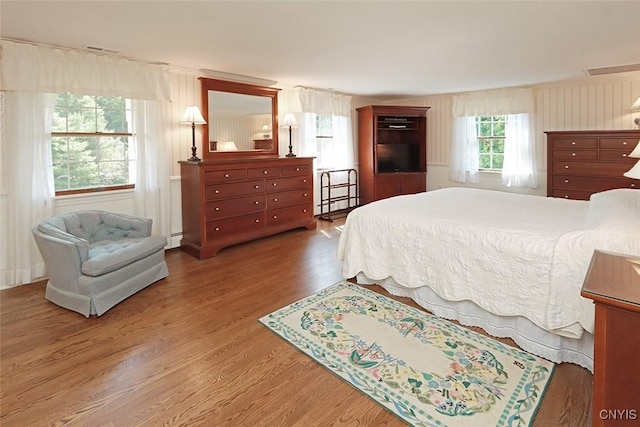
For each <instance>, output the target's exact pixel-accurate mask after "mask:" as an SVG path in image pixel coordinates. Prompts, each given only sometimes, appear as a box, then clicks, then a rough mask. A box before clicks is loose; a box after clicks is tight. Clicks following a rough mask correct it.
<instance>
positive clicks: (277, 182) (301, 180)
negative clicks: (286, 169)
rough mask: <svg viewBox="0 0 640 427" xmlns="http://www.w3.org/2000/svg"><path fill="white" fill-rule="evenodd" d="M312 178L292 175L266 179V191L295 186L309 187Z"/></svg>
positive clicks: (270, 191) (289, 188)
mask: <svg viewBox="0 0 640 427" xmlns="http://www.w3.org/2000/svg"><path fill="white" fill-rule="evenodd" d="M312 183H313V180H312V179H311V178H310V177H307V176H292V177H288V178H276V179H268V180H267V193H272V192H274V191H283V190H293V189H295V188H311V185H312Z"/></svg>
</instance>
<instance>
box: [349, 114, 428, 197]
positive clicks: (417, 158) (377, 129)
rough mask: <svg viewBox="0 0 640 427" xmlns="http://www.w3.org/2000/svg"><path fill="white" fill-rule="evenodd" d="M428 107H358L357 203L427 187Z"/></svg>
mask: <svg viewBox="0 0 640 427" xmlns="http://www.w3.org/2000/svg"><path fill="white" fill-rule="evenodd" d="M428 110H429V107H404V106H393V105H370V106H366V107H361V108H358V109H357V111H358V162H359V169H360V170H359V183H360V203H361V204H365V203H370V202H372V201H374V200H380V199H385V198H388V197H392V196H397V195H401V194H412V193H420V192H422V191H426V189H427V111H428Z"/></svg>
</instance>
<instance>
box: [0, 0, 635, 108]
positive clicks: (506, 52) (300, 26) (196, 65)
mask: <svg viewBox="0 0 640 427" xmlns="http://www.w3.org/2000/svg"><path fill="white" fill-rule="evenodd" d="M0 35H1V36H2V37H4V38H10V39H17V40H25V41H31V42H37V43H43V44H48V45H55V46H63V47H69V48H76V49H83V48H84V47H85V46H87V45H90V46H96V47H101V48H105V49H108V50H113V51H117V52H118V54H119V55H122V56H125V57H129V58H135V59H139V60H145V61H149V62H161V63H168V64H170V65H172V66H176V67H180V68H186V69H189V70H201V69H208V70H217V71H222V72H226V73H232V74H238V75H245V76H252V77H259V78H264V79H269V80H273V81H276V82H278V85H280V86H282V87H286V86H293V85H301V86H306V87H313V88H320V89H329V90H335V91H338V92H344V93H349V94H353V95H360V96H370V97H377V98H394V97H396V98H397V97H403V96H420V95H432V94H439V93H455V92H464V91H472V90H483V89H493V88H502V87H511V86H523V85H534V84H543V83H547V82H554V81H561V80H566V79H572V78H579V77H584V76H585V71H584V70H586V69H590V68H600V67H611V66H622V65H628V64H640V1H629V2H623V1H577V2H567V1H506V2H505V1H496V2H489V1H467V2H459V1H446V2H445V1H391V0H388V1H269V0H262V1H143V0H138V1H135V0H129V1H122V2H120V1H94V0H91V1H89V0H85V1H40V2H38V1H5V0H1V1H0Z"/></svg>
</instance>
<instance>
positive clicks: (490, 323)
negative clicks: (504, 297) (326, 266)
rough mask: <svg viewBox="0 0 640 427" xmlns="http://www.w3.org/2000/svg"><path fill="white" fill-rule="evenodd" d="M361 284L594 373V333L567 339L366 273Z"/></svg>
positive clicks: (525, 322)
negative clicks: (406, 299)
mask: <svg viewBox="0 0 640 427" xmlns="http://www.w3.org/2000/svg"><path fill="white" fill-rule="evenodd" d="M356 280H357V282H358V283H359V284H361V285H373V284H378V285H380V286H382V287H383V288H384V289H386V290H387V292H389V293H390V294H392V295H395V296H400V297H408V298H411V299H412V300H413V301H415V302H416V303H417V304H418V305H420V306H421V307H423V308H425V309H426V310H428V311H429V312H431V313H433V314H435V315H436V316H439V317H442V318H444V319H449V320H457V321H458V322H460V323H461V324H463V325H467V326H478V327H480V328H482V329H484V330H485V331H486V332H487V333H488V334H489V335H492V336H494V337H499V338H511V339H513V340H514V341H515V342H516V344H518V345H519V346H520V347H521V348H522V349H523V350H526V351H528V352H530V353H533V354H535V355H538V356H540V357H544V358H545V359H548V360H550V361H552V362H555V363H562V362H570V363H575V364H577V365H580V366H582V367H584V368H586V369H588V370H589V371H590V372H593V334H590V333H588V332H586V331H585V332H584V333H583V334H582V337H581V338H580V339H575V338H567V337H563V336H560V335H557V334H554V333H552V332H549V331H546V330H544V329H542V328H540V327H538V326H536V325H535V324H534V323H533V322H531V321H530V320H528V319H527V318H525V317H522V316H509V317H506V316H498V315H495V314H492V313H489V312H487V311H486V310H483V309H482V308H480V307H478V306H477V305H476V304H474V303H473V302H471V301H468V300H465V301H447V300H444V299H442V298H441V297H440V296H438V295H437V294H436V293H435V292H433V291H432V290H431V289H429V288H428V287H426V286H423V287H420V288H406V287H404V286H402V285H399V284H398V283H397V282H396V281H395V280H393V279H392V278H387V279H385V280H384V281H382V282H381V281H379V280H371V279H369V278H368V277H366V276H365V275H364V274H362V273H360V274H358V275H357V276H356Z"/></svg>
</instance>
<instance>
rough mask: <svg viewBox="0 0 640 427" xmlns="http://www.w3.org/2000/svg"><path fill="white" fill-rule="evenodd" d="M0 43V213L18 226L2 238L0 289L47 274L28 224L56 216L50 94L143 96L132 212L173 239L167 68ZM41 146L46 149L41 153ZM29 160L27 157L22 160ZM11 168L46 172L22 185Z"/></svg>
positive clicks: (3, 221)
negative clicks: (1, 162) (1, 176)
mask: <svg viewBox="0 0 640 427" xmlns="http://www.w3.org/2000/svg"><path fill="white" fill-rule="evenodd" d="M0 47H1V48H2V61H1V62H0V87H1V88H2V90H4V91H6V93H5V95H6V114H5V123H4V124H5V132H4V141H3V144H4V145H5V148H4V150H5V154H6V159H11V162H8V161H7V163H9V165H8V166H7V179H8V187H9V190H8V194H7V199H6V207H5V206H3V211H2V214H3V215H2V216H1V217H0V230H3V231H7V232H10V233H14V231H13V230H14V229H15V235H14V236H13V237H11V236H9V238H7V239H1V240H2V243H0V245H1V249H0V255H2V258H1V259H0V264H1V266H2V270H3V274H2V280H3V282H2V283H0V287H10V286H15V285H19V284H24V283H30V282H32V281H33V280H34V279H36V278H38V277H42V276H43V275H44V274H43V273H44V271H43V269H44V266H43V264H42V259H41V258H40V254H39V252H38V249H37V247H36V246H35V244H34V243H32V242H33V238H32V237H31V235H30V229H31V228H32V227H33V226H35V225H36V224H37V223H38V222H39V221H41V220H42V219H45V218H47V217H50V216H52V215H53V198H54V194H55V193H54V190H53V172H52V169H51V158H50V148H49V145H48V144H50V136H51V129H50V126H51V120H52V114H53V109H51V111H49V108H48V106H49V103H50V102H52V101H51V99H54V101H55V95H54V96H51V95H47V94H56V93H62V92H71V93H77V94H86V95H104V96H122V97H125V98H129V99H136V100H142V101H144V102H142V103H138V104H137V107H135V109H136V111H137V114H135V117H136V118H135V123H134V124H133V125H134V127H135V128H136V129H137V130H138V131H140V132H141V134H140V135H138V136H137V137H136V138H135V144H136V149H137V151H138V155H137V157H136V178H139V179H141V183H140V187H141V188H140V189H136V191H135V192H134V204H135V210H136V214H137V215H140V216H145V217H148V218H151V219H153V221H154V224H155V227H154V232H155V233H157V234H162V235H165V236H167V237H170V227H169V226H168V225H167V224H169V222H170V217H169V214H170V211H169V210H168V207H169V201H168V194H169V191H168V188H169V167H168V164H167V161H166V157H164V156H167V155H168V153H170V150H168V149H167V143H168V130H169V115H168V114H167V111H168V106H167V105H168V101H170V100H171V99H170V84H169V74H168V71H167V70H166V69H165V68H164V67H162V66H158V65H151V64H146V63H142V62H136V61H132V60H128V59H122V58H114V57H109V56H103V55H96V54H92V53H85V52H79V51H73V50H69V49H61V48H52V47H46V46H37V45H33V44H28V43H17V42H12V41H7V40H1V45H0ZM43 135H44V136H43ZM41 139H44V140H45V141H46V143H43V142H42V141H41ZM43 146H46V153H42V152H41V150H42V147H43ZM12 150H13V151H12ZM161 151H162V152H161ZM27 157H28V158H29V160H28V161H26V160H24V159H26V158H27ZM162 158H164V159H165V161H163V160H162ZM17 159H21V160H20V161H18V160H17ZM16 167H17V168H19V171H20V172H22V173H23V174H24V171H32V173H33V174H38V173H39V172H42V171H45V172H46V173H45V174H44V175H43V176H40V175H39V176H38V177H35V176H34V177H29V179H27V180H26V181H27V182H26V183H25V182H24V181H25V179H24V175H23V174H20V173H18V171H12V170H10V168H16ZM136 187H138V183H136ZM13 188H19V189H20V190H19V191H17V190H16V191H14V190H13ZM161 188H164V189H165V190H161ZM30 205H34V207H33V208H32V210H31V209H30V210H26V211H25V210H22V207H24V206H30ZM163 206H164V207H163ZM12 212H13V213H12ZM25 212H29V215H26V214H25ZM5 213H6V215H5ZM18 213H19V215H18ZM7 236H8V235H7Z"/></svg>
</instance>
